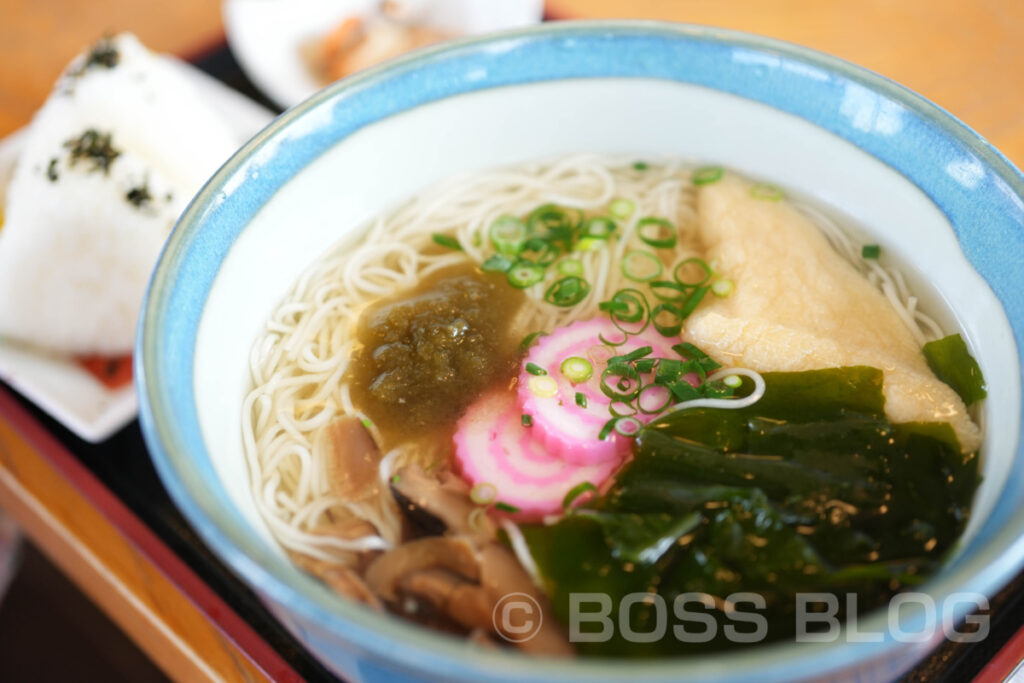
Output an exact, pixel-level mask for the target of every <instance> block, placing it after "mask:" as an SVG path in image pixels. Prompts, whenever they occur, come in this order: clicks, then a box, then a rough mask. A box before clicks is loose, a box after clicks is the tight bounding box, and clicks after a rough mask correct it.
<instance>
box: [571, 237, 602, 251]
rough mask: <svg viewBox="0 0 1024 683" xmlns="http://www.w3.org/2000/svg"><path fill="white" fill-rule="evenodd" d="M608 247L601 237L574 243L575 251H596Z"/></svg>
mask: <svg viewBox="0 0 1024 683" xmlns="http://www.w3.org/2000/svg"><path fill="white" fill-rule="evenodd" d="M607 245H608V240H606V239H605V238H603V237H584V238H583V239H581V240H580V241H579V242H577V243H576V251H597V250H598V249H601V248H602V247H605V246H607Z"/></svg>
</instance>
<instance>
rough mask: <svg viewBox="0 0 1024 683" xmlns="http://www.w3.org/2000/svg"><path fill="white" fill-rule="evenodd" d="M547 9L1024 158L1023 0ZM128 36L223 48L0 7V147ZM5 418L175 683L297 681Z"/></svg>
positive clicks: (117, 16)
mask: <svg viewBox="0 0 1024 683" xmlns="http://www.w3.org/2000/svg"><path fill="white" fill-rule="evenodd" d="M292 1H297V0H292ZM492 1H497V0H492ZM547 7H548V14H549V15H550V16H551V17H552V18H570V17H633V18H661V19H671V20H676V21H686V22H691V23H697V24H706V25H714V26H722V27H728V28H733V29H740V30H744V31H750V32H754V33H760V34H763V35H769V36H773V37H776V38H781V39H783V40H787V41H790V42H794V43H798V44H801V45H806V46H809V47H812V48H815V49H818V50H821V51H823V52H827V53H830V54H833V55H836V56H839V57H842V58H845V59H847V60H850V61H852V62H855V63H857V64H860V65H862V66H865V67H867V68H869V69H872V70H874V71H876V72H878V73H880V74H883V75H885V76H887V77H889V78H892V79H893V80H895V81H898V82H900V83H902V84H904V85H906V86H908V87H909V88H911V89H913V90H915V91H917V92H919V93H920V94H922V95H924V96H925V97H928V98H929V99H931V100H933V101H934V102H936V103H937V104H939V105H940V106H942V107H944V108H945V109H947V110H948V111H950V112H952V113H953V114H954V115H955V116H957V117H959V118H960V119H961V120H963V121H964V122H965V123H967V124H968V125H969V126H971V127H972V128H974V129H975V130H977V131H978V132H979V133H981V134H982V135H983V136H984V137H986V138H987V139H988V140H989V141H990V142H992V143H993V144H994V145H995V146H996V147H998V148H1000V149H1001V150H1002V151H1003V152H1004V153H1005V154H1006V155H1007V156H1008V157H1009V158H1010V159H1011V161H1014V163H1016V164H1017V165H1018V166H1020V165H1022V164H1024V94H1022V87H1021V86H1022V85H1024V40H1022V38H1024V2H1021V1H1019V0H971V1H968V0H904V1H902V2H895V1H893V0H888V1H887V0H857V1H853V2H851V1H850V0H780V1H777V2H770V1H767V0H714V1H712V0H549V2H548V6H547ZM121 30H131V31H134V32H135V33H137V34H138V35H139V36H140V38H141V39H142V41H143V42H144V43H146V44H147V45H149V46H150V47H152V48H153V49H155V50H159V51H166V52H171V53H175V54H178V55H182V56H186V57H187V56H192V55H195V54H197V53H200V52H202V51H204V50H207V49H210V48H212V47H215V46H217V45H219V44H220V43H221V41H222V40H223V26H222V21H221V16H220V7H219V3H217V2H215V0H175V1H174V2H158V1H157V0H89V1H85V0H45V1H41V0H0V65H2V66H0V137H2V136H3V135H6V134H8V133H10V132H11V131H14V130H16V129H17V128H19V127H21V126H23V125H25V124H26V123H27V122H28V121H29V119H30V118H31V116H32V113H33V112H34V111H35V110H36V108H38V106H39V105H40V103H41V102H42V101H43V100H44V99H45V97H46V95H47V93H48V92H49V90H50V87H51V85H52V83H53V81H54V79H55V78H56V76H57V74H58V73H59V72H60V70H61V69H62V68H63V66H64V65H65V64H66V63H67V61H68V60H69V59H70V58H71V57H72V56H73V55H74V54H75V53H77V52H78V51H79V50H80V49H81V48H82V47H83V46H85V45H87V44H88V43H90V42H92V41H93V40H94V39H95V38H96V37H98V36H100V35H102V34H104V33H111V32H117V31H121ZM5 406H6V409H5ZM12 412H14V413H16V412H17V411H16V410H13V409H12V408H11V402H10V401H9V400H8V401H6V402H5V401H4V400H3V395H2V392H0V505H2V506H3V507H4V508H5V509H7V510H8V511H9V512H10V513H12V514H13V515H14V516H15V517H16V518H17V519H18V520H19V521H20V522H21V524H22V525H23V526H24V528H25V529H26V530H27V532H28V533H29V535H30V536H31V537H32V538H33V540H34V541H35V542H36V543H37V545H39V546H40V547H42V548H43V549H44V550H45V551H46V552H47V553H48V554H49V555H50V556H51V558H52V559H54V560H55V562H57V564H58V565H59V566H61V568H62V569H63V570H64V571H65V572H67V573H68V574H69V575H70V576H71V577H72V578H73V579H74V580H76V581H77V582H78V583H79V584H80V585H81V586H82V587H83V588H84V589H85V591H86V592H87V593H88V594H89V595H90V596H92V597H93V599H94V600H96V601H97V602H98V603H99V604H100V605H101V606H102V607H103V608H104V609H106V610H107V611H108V612H109V613H110V614H111V616H112V617H113V618H114V619H115V621H117V622H118V623H119V624H120V625H121V626H122V627H123V628H125V630H126V631H127V632H128V633H129V634H130V635H131V636H132V637H133V638H135V639H136V640H137V641H138V642H139V644H140V645H141V646H142V647H143V649H144V650H145V651H146V652H147V653H149V655H150V656H151V657H152V658H153V659H154V660H155V661H156V662H157V663H158V664H159V665H160V666H162V667H163V668H164V669H165V670H166V671H167V672H168V673H169V674H170V675H172V676H173V677H175V678H178V679H182V680H185V679H187V680H199V679H208V680H223V679H228V680H253V679H258V678H262V677H264V676H269V677H273V678H280V677H287V676H288V671H287V670H286V669H276V670H275V668H274V667H277V666H279V665H281V662H280V661H278V660H274V658H273V657H272V656H271V657H270V658H269V659H267V660H265V661H252V660H251V659H250V658H249V657H247V656H246V655H245V654H244V653H243V652H240V650H239V644H238V643H236V642H231V641H230V640H229V639H226V638H225V637H224V630H225V628H226V627H225V623H224V621H223V620H224V619H225V618H226V617H223V616H222V617H221V620H220V621H218V620H217V619H210V618H209V617H210V609H209V605H210V604H212V603H210V602H206V609H205V611H204V609H203V604H199V605H197V604H196V602H195V596H196V594H197V593H196V591H199V593H200V594H201V593H202V587H201V586H200V587H198V588H195V587H194V588H195V590H193V591H192V592H191V593H190V592H189V591H182V589H181V586H180V585H176V583H175V581H174V580H171V579H173V578H174V577H170V578H169V577H168V576H167V574H166V571H167V570H166V565H164V566H159V563H154V551H153V550H152V548H150V549H149V551H147V550H146V544H147V541H146V539H145V533H144V532H145V530H140V529H133V528H128V529H127V530H126V528H125V526H124V525H123V524H121V525H118V524H113V523H112V517H115V516H116V514H115V513H116V507H117V503H116V501H113V502H112V501H109V500H106V499H105V498H103V496H102V495H99V494H97V493H96V491H92V492H90V490H85V491H83V490H81V486H80V484H81V481H82V479H81V476H80V475H81V474H82V472H80V471H79V470H80V469H82V468H80V466H79V467H78V468H76V465H75V463H74V462H73V459H71V460H67V459H62V458H60V457H56V458H55V457H54V456H53V454H52V448H50V446H52V443H50V441H52V440H48V439H47V436H46V435H45V434H40V433H37V432H35V431H33V430H32V429H31V428H27V433H26V427H25V422H24V419H23V418H24V416H22V417H21V418H19V419H11V414H12ZM48 451H51V452H50V454H49V455H47V452H48ZM87 488H88V487H87ZM97 501H100V502H101V503H102V504H98V502H97ZM103 501H105V502H103ZM129 526H130V525H129ZM157 554H159V553H157ZM181 576H182V575H178V577H177V579H178V584H180V583H181ZM192 580H194V579H192ZM214 597H215V596H214ZM207 598H209V596H206V598H204V600H205V599H207ZM200 602H202V601H200ZM228 626H231V625H230V624H229V625H228ZM243 626H244V625H243ZM233 628H234V629H235V630H234V632H235V633H238V632H239V631H238V628H239V626H238V625H237V624H234V625H233ZM243 631H244V628H243ZM247 637H251V634H249V636H247Z"/></svg>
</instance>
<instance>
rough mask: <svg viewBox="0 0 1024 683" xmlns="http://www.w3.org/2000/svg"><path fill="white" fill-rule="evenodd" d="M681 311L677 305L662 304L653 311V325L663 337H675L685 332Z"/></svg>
mask: <svg viewBox="0 0 1024 683" xmlns="http://www.w3.org/2000/svg"><path fill="white" fill-rule="evenodd" d="M679 313H680V309H679V307H678V306H676V305H675V304H671V303H660V304H658V305H657V306H655V307H654V308H652V309H651V324H652V325H654V329H656V330H657V331H658V334H660V335H661V336H663V337H674V336H676V335H677V334H679V333H680V332H682V330H683V319H682V318H681V317H680V315H679Z"/></svg>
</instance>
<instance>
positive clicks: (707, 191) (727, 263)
mask: <svg viewBox="0 0 1024 683" xmlns="http://www.w3.org/2000/svg"><path fill="white" fill-rule="evenodd" d="M750 187H751V185H750V183H749V182H747V181H745V180H743V179H741V178H738V177H736V176H734V175H732V174H726V176H725V177H723V178H722V180H720V181H719V182H716V183H712V184H708V185H704V186H702V187H701V188H700V190H699V195H698V216H699V230H700V237H701V240H702V242H703V244H704V247H705V249H706V251H707V254H706V255H707V259H708V260H709V261H712V260H714V261H716V262H717V264H718V269H719V271H720V272H722V273H724V274H726V276H727V277H729V278H731V279H732V280H733V281H734V282H735V283H736V287H735V289H734V291H733V293H732V294H731V295H730V296H729V297H726V298H722V299H719V298H716V297H709V299H710V300H706V301H705V303H704V304H702V305H701V306H700V307H699V308H698V310H697V311H696V312H695V313H694V314H693V315H691V316H690V318H688V319H687V324H686V329H685V331H684V336H685V337H686V339H687V340H688V341H690V342H692V343H693V344H696V345H697V346H698V347H700V348H701V349H703V350H704V351H705V352H707V353H708V354H710V355H711V356H712V357H713V358H716V359H717V360H719V362H722V363H725V364H728V365H734V366H742V367H747V368H751V369H753V370H756V371H758V372H773V371H800V370H813V369H820V368H828V367H839V366H849V365H868V366H871V367H876V368H879V369H881V370H882V371H883V372H884V374H885V380H884V385H883V392H884V394H885V410H886V414H887V416H888V417H889V419H890V420H892V421H893V422H917V421H922V422H933V421H934V422H948V423H950V425H951V426H952V427H953V430H954V431H955V432H956V435H957V438H958V439H959V440H960V444H961V447H962V448H963V450H964V451H965V452H971V451H975V450H977V449H978V447H979V446H980V444H981V432H980V430H979V428H978V425H976V424H975V423H974V422H973V420H972V419H971V417H970V416H969V415H968V413H967V408H966V406H964V403H963V401H962V400H961V399H960V397H959V396H958V395H957V394H956V392H955V391H953V389H952V388H950V387H949V386H948V385H947V384H945V383H943V382H942V381H940V380H939V379H938V378H937V377H935V375H934V374H933V373H932V371H931V369H930V368H929V367H928V364H927V362H926V361H925V358H924V355H923V353H922V351H921V349H920V347H919V346H918V344H917V342H916V341H915V340H914V337H913V336H912V335H911V333H910V331H909V330H908V329H907V327H906V325H905V324H904V322H903V321H902V320H901V319H900V317H899V316H898V315H897V314H896V312H895V311H894V310H893V309H892V306H891V305H890V304H889V302H888V300H887V299H886V298H885V296H884V295H883V294H882V293H881V292H879V291H878V290H877V289H876V288H875V287H874V286H873V285H872V284H871V283H870V282H868V280H867V279H866V278H864V277H863V276H862V275H861V274H860V273H858V272H857V271H856V270H855V269H854V268H853V266H851V265H850V264H849V263H848V262H847V261H846V260H844V259H843V257H842V256H840V255H839V254H838V253H837V252H836V251H835V250H834V249H833V248H832V246H831V245H830V244H829V243H828V241H827V240H826V238H825V237H824V235H823V234H822V233H821V231H820V230H819V229H818V228H817V227H816V226H815V225H814V224H813V223H812V222H811V221H810V220H809V219H808V218H807V217H806V216H804V215H803V214H802V213H800V211H798V210H797V209H796V208H795V207H794V206H793V205H792V204H790V203H789V202H787V201H785V200H782V201H772V200H764V199H758V198H755V197H754V196H752V195H751V193H750Z"/></svg>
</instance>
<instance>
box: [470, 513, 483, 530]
mask: <svg viewBox="0 0 1024 683" xmlns="http://www.w3.org/2000/svg"><path fill="white" fill-rule="evenodd" d="M485 514H487V511H486V510H485V509H484V508H473V511H472V512H470V513H469V519H468V521H469V527H470V528H471V529H473V530H474V531H483V530H484V525H483V517H484V515H485Z"/></svg>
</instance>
